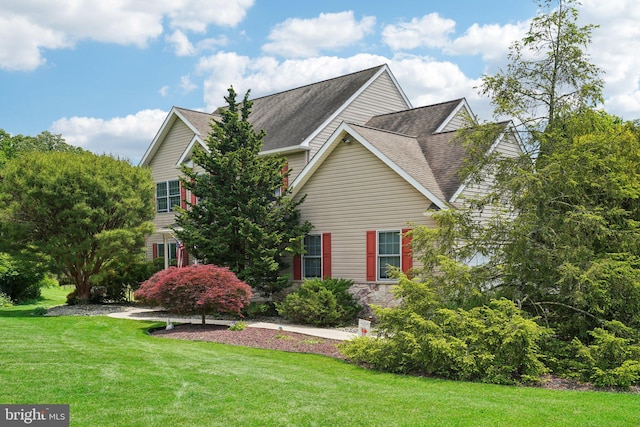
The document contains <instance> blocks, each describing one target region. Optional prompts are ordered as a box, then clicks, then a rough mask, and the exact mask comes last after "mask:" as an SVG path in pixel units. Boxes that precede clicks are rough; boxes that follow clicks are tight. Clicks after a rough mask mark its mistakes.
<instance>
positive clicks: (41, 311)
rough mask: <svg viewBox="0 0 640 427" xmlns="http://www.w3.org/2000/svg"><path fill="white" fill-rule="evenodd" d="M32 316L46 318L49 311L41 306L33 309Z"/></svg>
mask: <svg viewBox="0 0 640 427" xmlns="http://www.w3.org/2000/svg"><path fill="white" fill-rule="evenodd" d="M32 314H33V315H34V316H44V315H45V314H47V309H46V308H45V307H42V306H39V307H36V308H34V309H33V312H32Z"/></svg>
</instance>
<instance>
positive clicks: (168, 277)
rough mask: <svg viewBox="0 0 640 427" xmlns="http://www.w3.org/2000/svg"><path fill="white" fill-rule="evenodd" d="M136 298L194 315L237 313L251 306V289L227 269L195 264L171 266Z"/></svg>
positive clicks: (179, 312)
mask: <svg viewBox="0 0 640 427" xmlns="http://www.w3.org/2000/svg"><path fill="white" fill-rule="evenodd" d="M134 297H135V298H136V300H139V301H141V302H143V303H147V304H153V305H159V306H161V307H164V308H165V309H167V310H169V311H170V312H173V313H177V314H183V315H191V314H201V315H202V324H204V323H205V315H206V314H213V313H236V314H238V315H239V316H241V317H242V314H241V313H240V310H242V308H243V307H244V306H245V305H247V304H249V302H250V298H251V287H250V286H249V285H247V284H246V283H245V282H243V281H241V280H240V279H238V278H237V277H236V275H235V274H234V273H233V272H232V271H230V270H229V269H228V268H226V267H219V266H216V265H212V264H194V265H189V266H187V267H182V268H177V267H169V268H168V269H166V270H162V271H159V272H157V273H156V274H154V275H153V276H151V278H149V280H146V281H145V282H143V283H142V285H141V286H140V288H139V289H138V290H137V291H136V292H135V294H134Z"/></svg>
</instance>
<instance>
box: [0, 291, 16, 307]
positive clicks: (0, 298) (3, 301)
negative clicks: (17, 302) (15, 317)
mask: <svg viewBox="0 0 640 427" xmlns="http://www.w3.org/2000/svg"><path fill="white" fill-rule="evenodd" d="M12 305H13V301H11V298H9V295H7V294H5V293H2V292H0V307H11V306H12Z"/></svg>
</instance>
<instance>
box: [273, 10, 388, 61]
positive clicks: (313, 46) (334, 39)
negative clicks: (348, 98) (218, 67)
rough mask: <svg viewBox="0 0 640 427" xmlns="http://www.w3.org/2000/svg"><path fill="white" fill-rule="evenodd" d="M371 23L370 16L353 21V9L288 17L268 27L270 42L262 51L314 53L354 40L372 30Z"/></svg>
mask: <svg viewBox="0 0 640 427" xmlns="http://www.w3.org/2000/svg"><path fill="white" fill-rule="evenodd" d="M375 23H376V18H375V17H373V16H365V17H363V18H362V20H360V21H357V20H356V19H355V17H354V15H353V11H347V12H339V13H321V14H320V15H319V16H318V17H317V18H312V19H300V18H291V19H287V20H286V21H284V22H283V23H281V24H278V25H277V26H276V27H275V28H273V29H272V30H271V33H270V34H269V36H268V39H269V40H270V42H269V43H267V44H265V45H264V46H262V50H263V51H264V52H266V53H270V54H276V55H281V56H284V57H288V58H301V57H309V56H315V55H318V54H319V53H320V52H321V51H324V50H329V51H335V50H338V49H340V48H343V47H345V46H350V45H352V44H354V43H356V42H358V41H359V40H361V39H362V38H363V37H364V36H365V35H367V34H369V33H371V32H372V31H373V27H374V26H375Z"/></svg>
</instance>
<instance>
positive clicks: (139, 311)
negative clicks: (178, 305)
mask: <svg viewBox="0 0 640 427" xmlns="http://www.w3.org/2000/svg"><path fill="white" fill-rule="evenodd" d="M108 316H109V317H115V318H117V319H130V320H151V321H156V322H166V321H171V322H172V323H193V324H200V323H202V318H201V317H200V316H191V317H184V316H177V315H174V314H169V313H167V312H165V311H162V310H157V309H153V308H138V307H135V308H130V309H129V310H127V311H120V312H117V313H109V314H108ZM205 322H206V323H207V324H208V325H231V324H232V323H233V321H231V320H217V319H206V320H205ZM245 323H246V324H247V327H249V328H263V329H273V330H278V329H280V328H282V331H283V332H296V333H299V334H305V335H311V336H314V337H320V338H328V339H332V340H340V341H346V340H350V339H352V338H355V337H356V336H357V334H356V333H353V332H347V331H341V330H338V329H324V328H314V327H311V326H304V325H290V324H287V323H284V324H277V323H269V322H251V321H245Z"/></svg>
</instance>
